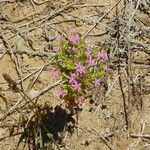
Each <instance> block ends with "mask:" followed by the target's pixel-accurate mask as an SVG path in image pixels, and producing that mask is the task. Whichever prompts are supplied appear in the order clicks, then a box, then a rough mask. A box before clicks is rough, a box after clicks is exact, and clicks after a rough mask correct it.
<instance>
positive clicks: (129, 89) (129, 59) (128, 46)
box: [126, 0, 141, 127]
mask: <svg viewBox="0 0 150 150" xmlns="http://www.w3.org/2000/svg"><path fill="white" fill-rule="evenodd" d="M140 1H141V0H138V2H137V5H136V8H135V9H134V11H133V12H132V16H131V17H130V18H129V22H128V36H127V37H126V38H127V48H128V54H127V55H128V56H127V75H128V78H127V84H128V127H129V126H131V124H129V123H130V122H129V119H130V115H129V112H131V92H130V91H131V87H130V83H131V82H132V83H133V78H132V67H131V64H132V60H131V45H130V41H131V38H130V34H131V31H130V28H131V24H132V20H133V17H134V15H135V12H136V10H137V9H138V7H139V4H140ZM132 88H134V85H133V87H132ZM132 90H133V89H132ZM130 121H131V120H130Z"/></svg>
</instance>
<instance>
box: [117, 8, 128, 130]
mask: <svg viewBox="0 0 150 150" xmlns="http://www.w3.org/2000/svg"><path fill="white" fill-rule="evenodd" d="M116 16H118V5H116ZM116 30H117V48H116V49H117V52H118V57H119V58H118V75H120V58H121V54H120V52H119V47H120V21H119V19H118V17H117V29H116ZM119 85H120V90H121V94H122V98H123V109H124V117H125V122H126V129H129V116H128V111H127V105H126V98H125V94H124V90H123V85H122V79H121V76H119Z"/></svg>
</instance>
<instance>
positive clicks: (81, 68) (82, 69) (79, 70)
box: [75, 63, 85, 75]
mask: <svg viewBox="0 0 150 150" xmlns="http://www.w3.org/2000/svg"><path fill="white" fill-rule="evenodd" d="M75 70H76V73H77V74H78V75H82V74H83V73H85V66H83V65H81V64H80V63H76V64H75Z"/></svg>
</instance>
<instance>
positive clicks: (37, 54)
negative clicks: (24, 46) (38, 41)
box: [0, 49, 54, 57]
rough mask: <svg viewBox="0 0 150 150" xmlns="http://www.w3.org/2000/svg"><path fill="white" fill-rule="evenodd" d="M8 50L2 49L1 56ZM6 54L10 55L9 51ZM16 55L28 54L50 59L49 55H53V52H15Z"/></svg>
mask: <svg viewBox="0 0 150 150" xmlns="http://www.w3.org/2000/svg"><path fill="white" fill-rule="evenodd" d="M5 51H6V50H4V49H2V51H0V54H3V53H4V52H5ZM6 53H10V52H9V51H6ZM13 53H14V54H26V55H29V56H41V57H44V56H46V57H48V56H49V55H53V54H54V53H53V52H46V51H44V50H40V51H33V50H13Z"/></svg>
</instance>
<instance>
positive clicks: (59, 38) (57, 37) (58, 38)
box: [55, 34, 63, 42]
mask: <svg viewBox="0 0 150 150" xmlns="http://www.w3.org/2000/svg"><path fill="white" fill-rule="evenodd" d="M62 37H63V36H62V35H60V34H58V35H57V36H56V38H55V40H56V41H57V42H60V41H61V39H62Z"/></svg>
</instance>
